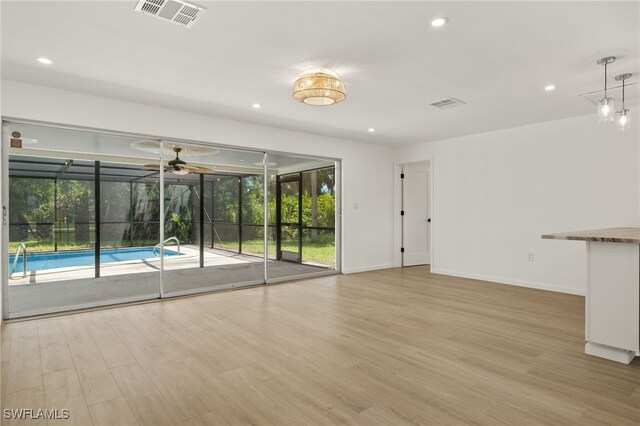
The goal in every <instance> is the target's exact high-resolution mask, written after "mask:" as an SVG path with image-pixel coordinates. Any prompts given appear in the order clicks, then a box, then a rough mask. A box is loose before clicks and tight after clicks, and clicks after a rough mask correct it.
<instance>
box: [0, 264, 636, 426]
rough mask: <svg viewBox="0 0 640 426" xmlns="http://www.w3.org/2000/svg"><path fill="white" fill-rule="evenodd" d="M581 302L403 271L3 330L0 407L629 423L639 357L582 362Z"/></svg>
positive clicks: (189, 418)
mask: <svg viewBox="0 0 640 426" xmlns="http://www.w3.org/2000/svg"><path fill="white" fill-rule="evenodd" d="M583 305H584V299H583V298H582V297H578V296H570V295H564V294H557V293H551V292H545V291H538V290H532V289H525V288H518V287H512V286H506V285H499V284H493V283H487V282H481V281H475V280H467V279H460V278H452V277H446V276H443V275H435V274H430V273H429V272H428V269H427V268H425V267H412V268H405V269H389V270H384V271H376V272H369V273H361V274H353V275H345V276H341V275H337V276H330V277H324V278H318V279H312V280H307V281H300V282H296V283H289V284H281V285H275V286H268V287H257V288H251V289H244V290H239V291H233V292H224V293H215V294H207V295H200V296H196V297H189V298H181V299H172V300H165V301H162V302H158V303H148V304H142V305H136V306H127V307H119V308H112V309H105V310H99V311H93V312H85V313H79V314H74V315H67V316H60V317H52V318H46V319H39V320H32V321H24V322H14V323H9V324H5V325H4V326H3V327H2V358H1V359H2V369H1V372H2V376H1V382H2V402H3V403H2V408H3V409H6V408H33V409H38V408H51V409H54V408H57V409H63V408H66V409H69V410H70V416H71V417H70V419H68V420H59V421H49V423H52V424H53V423H59V424H68V425H71V424H78V425H90V424H95V425H135V424H146V425H154V426H155V425H207V424H211V425H215V424H232V425H236V424H238V425H240V424H243V425H244V424H251V425H331V424H346V425H401V424H412V423H413V424H432V425H449V424H509V425H524V424H549V425H560V424H562V425H565V424H580V425H590V424H594V425H595V424H616V425H622V424H630V425H636V426H637V425H638V424H640V361H639V360H638V359H636V361H635V362H634V363H632V364H631V365H623V364H618V363H614V362H610V361H607V360H603V359H599V358H594V357H590V356H587V355H585V354H584V353H583V343H584V331H583V330H584V307H583ZM23 423H25V424H28V423H29V422H18V421H7V420H4V419H3V421H2V424H3V425H4V424H23ZM35 423H36V424H46V421H36V422H35Z"/></svg>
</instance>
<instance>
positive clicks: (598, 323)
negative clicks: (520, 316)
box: [542, 228, 640, 364]
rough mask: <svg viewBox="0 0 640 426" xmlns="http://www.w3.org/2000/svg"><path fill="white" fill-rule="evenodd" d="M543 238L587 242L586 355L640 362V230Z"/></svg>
mask: <svg viewBox="0 0 640 426" xmlns="http://www.w3.org/2000/svg"><path fill="white" fill-rule="evenodd" d="M542 238H545V239H556V240H573V241H586V248H587V250H586V256H587V282H586V294H585V296H586V298H585V341H586V343H585V353H587V354H589V355H594V356H599V357H602V358H607V359H610V360H613V361H618V362H622V363H625V364H629V363H630V362H631V361H632V360H633V359H634V358H635V357H636V356H640V228H606V229H594V230H589V231H576V232H564V233H559V234H546V235H542Z"/></svg>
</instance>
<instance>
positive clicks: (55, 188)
mask: <svg viewBox="0 0 640 426" xmlns="http://www.w3.org/2000/svg"><path fill="white" fill-rule="evenodd" d="M2 144H3V146H2V152H3V164H2V173H3V178H2V193H3V207H4V208H5V209H6V212H7V214H6V216H5V218H6V224H3V225H2V226H3V228H2V230H3V234H8V238H7V239H6V240H5V241H3V243H2V251H3V259H2V261H3V276H2V285H3V290H4V291H3V295H4V303H3V307H4V312H3V316H4V317H5V318H18V317H25V316H31V315H39V314H47V313H52V312H61V311H69V310H76V309H83V308H89V307H95V306H102V305H110V304H117V303H127V302H133V301H140V300H148V299H155V298H162V297H171V296H178V295H184V294H193V293H199V292H205V291H213V290H220V289H227V288H238V287H244V286H251V285H258V284H264V283H269V282H276V281H280V280H286V279H292V278H299V277H305V276H314V275H318V274H326V273H331V272H333V271H335V270H336V266H335V265H336V259H337V257H336V244H335V242H336V239H337V237H336V232H335V223H336V221H335V217H336V216H335V215H336V212H337V211H338V210H337V208H336V187H337V186H336V178H335V170H336V169H335V165H336V163H335V162H333V161H327V160H322V159H312V158H308V157H299V156H289V155H283V154H269V153H264V152H257V151H249V150H242V149H232V148H228V147H215V146H212V145H205V144H198V143H192V142H182V141H168V140H160V139H153V138H140V137H129V136H121V135H113V134H106V133H99V132H90V131H84V130H71V129H63V128H58V127H49V126H39V125H31V124H18V123H3V140H2Z"/></svg>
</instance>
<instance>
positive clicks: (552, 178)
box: [394, 108, 640, 294]
mask: <svg viewBox="0 0 640 426" xmlns="http://www.w3.org/2000/svg"><path fill="white" fill-rule="evenodd" d="M633 114H634V115H633V116H632V120H633V121H632V123H633V125H634V126H635V127H634V128H633V129H632V130H631V131H629V132H626V133H623V132H619V131H617V130H616V129H615V126H614V125H613V124H611V125H603V124H598V123H596V122H595V118H596V114H595V108H594V114H593V115H588V116H582V117H575V118H571V119H566V120H560V121H553V122H547V123H541V124H536V125H530V126H524V127H518V128H512V129H506V130H500V131H495V132H490V133H483V134H477V135H472V136H466V137H460V138H455V139H449V140H442V141H438V142H432V143H425V144H420V145H414V146H410V147H407V148H404V149H401V150H398V152H397V155H396V159H397V163H396V172H395V173H394V175H395V176H396V178H395V186H396V191H395V193H396V194H398V193H399V192H398V191H399V187H400V186H399V185H400V184H399V167H400V166H399V164H400V163H403V162H410V161H417V160H420V159H433V163H432V164H433V169H432V170H433V197H434V199H433V209H434V211H433V216H432V219H433V222H432V231H433V236H434V237H433V238H434V239H433V263H432V270H433V271H434V272H438V273H443V274H448V275H456V276H463V277H470V278H478V279H484V280H490V281H496V282H503V283H507V284H516V285H523V286H530V287H536V288H543V289H549V290H556V291H563V292H568V293H574V294H584V291H585V275H586V272H585V270H586V264H585V244H584V242H573V241H554V240H542V239H541V238H540V235H541V234H543V233H550V232H562V231H572V230H580V229H593V228H604V227H616V226H634V227H637V226H639V225H640V174H639V173H640V171H639V170H640V149H639V145H640V137H639V132H638V126H640V117H639V116H638V110H637V109H636V110H635V112H634V113H633ZM395 198H396V199H395V203H396V206H399V198H398V196H396V197H395ZM396 210H398V208H396ZM395 222H396V224H395V244H394V246H395V247H396V253H398V252H399V235H400V224H399V221H398V220H397V218H396V221H395ZM528 252H534V253H535V260H534V261H533V262H529V261H528V260H527V253H528ZM395 264H396V265H397V264H399V256H397V255H396V256H395Z"/></svg>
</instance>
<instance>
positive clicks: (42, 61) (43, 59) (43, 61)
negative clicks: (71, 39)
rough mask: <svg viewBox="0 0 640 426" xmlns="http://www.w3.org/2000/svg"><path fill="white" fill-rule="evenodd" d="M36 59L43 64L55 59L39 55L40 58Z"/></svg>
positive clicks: (49, 63)
mask: <svg viewBox="0 0 640 426" xmlns="http://www.w3.org/2000/svg"><path fill="white" fill-rule="evenodd" d="M36 61H38V62H40V63H41V64H45V65H51V64H53V61H52V60H51V59H49V58H43V57H39V58H36Z"/></svg>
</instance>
